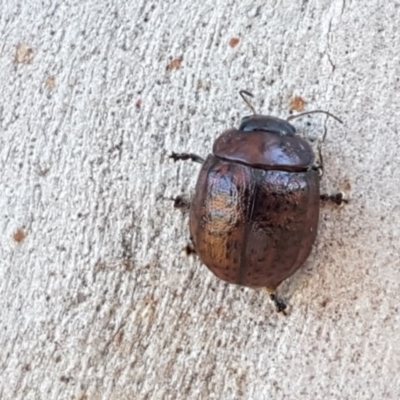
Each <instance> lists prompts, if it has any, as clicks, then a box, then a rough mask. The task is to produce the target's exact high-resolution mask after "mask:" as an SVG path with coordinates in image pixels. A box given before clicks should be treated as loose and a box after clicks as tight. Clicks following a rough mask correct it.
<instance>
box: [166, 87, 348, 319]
mask: <svg viewBox="0 0 400 400" xmlns="http://www.w3.org/2000/svg"><path fill="white" fill-rule="evenodd" d="M239 93H240V95H241V97H242V98H243V100H244V101H245V102H246V104H247V105H248V106H249V108H250V109H251V110H252V112H253V115H250V116H245V117H243V118H242V120H241V123H240V125H239V128H238V129H236V128H231V129H228V130H226V131H224V132H223V133H222V134H221V135H220V136H219V137H218V138H217V139H216V140H215V142H214V145H213V152H212V154H209V155H208V156H207V158H206V159H203V158H202V157H200V156H198V155H196V154H192V153H179V154H177V153H172V155H171V156H170V157H171V158H172V159H173V160H174V161H177V160H189V159H190V160H192V161H195V162H198V163H200V164H202V168H201V171H200V173H199V177H198V180H197V184H196V189H195V194H194V197H193V198H192V200H191V203H190V207H189V212H190V215H189V227H190V237H191V241H192V244H193V247H194V249H193V251H194V252H195V253H196V254H197V255H198V256H199V258H200V260H201V261H202V263H203V264H205V265H206V266H207V267H208V268H209V269H210V270H211V271H212V272H213V273H214V274H215V275H216V276H217V277H218V278H220V279H222V280H224V281H226V282H228V283H233V284H237V285H241V286H247V287H252V288H260V287H263V288H266V289H267V292H268V293H269V295H270V298H271V300H272V301H273V302H274V303H275V306H276V309H277V311H278V312H282V313H284V314H285V309H286V307H287V306H286V304H285V303H284V302H283V301H282V300H281V299H279V298H278V297H277V296H276V293H275V292H276V289H277V288H278V286H279V285H280V284H281V283H282V282H283V281H284V280H285V279H287V278H288V277H290V276H291V275H293V274H294V273H295V272H296V271H297V270H298V269H299V268H300V267H301V266H302V265H303V264H304V262H305V261H306V259H307V258H308V256H309V254H310V252H311V249H312V246H313V243H314V241H315V238H316V236H317V230H318V219H319V208H320V205H319V202H320V200H323V201H327V200H330V201H333V202H334V203H336V204H338V205H340V204H342V203H344V202H347V200H346V199H345V198H344V195H343V193H341V192H340V193H337V194H334V195H326V194H320V187H319V182H320V176H321V175H322V174H321V171H322V168H323V166H322V165H317V164H316V162H315V154H314V151H313V149H312V148H311V146H310V144H309V143H308V141H307V140H305V139H304V138H302V137H300V136H298V135H296V129H295V127H294V126H293V125H292V124H290V123H289V120H290V119H293V118H297V117H300V116H304V115H306V114H311V113H316V112H319V113H325V114H327V115H328V116H331V117H333V118H335V119H337V120H338V121H339V122H341V121H340V120H339V119H338V118H337V117H335V116H334V115H332V114H330V113H328V112H326V111H322V110H315V111H310V112H305V113H302V114H298V115H295V116H291V117H289V118H288V120H283V119H280V118H276V117H272V116H268V115H260V114H257V113H256V112H255V110H254V108H253V106H252V105H251V103H250V102H249V101H248V100H247V98H246V97H245V95H247V96H251V97H252V96H253V95H252V94H251V93H250V92H248V91H246V90H242V91H240V92H239ZM321 157H322V155H321V153H320V158H321ZM321 164H322V159H321ZM175 206H176V207H184V204H183V202H182V198H181V197H179V198H177V199H176V203H175Z"/></svg>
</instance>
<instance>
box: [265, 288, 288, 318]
mask: <svg viewBox="0 0 400 400" xmlns="http://www.w3.org/2000/svg"><path fill="white" fill-rule="evenodd" d="M269 298H270V299H271V300H272V301H273V302H274V304H275V308H276V312H278V313H282V314H283V315H287V313H286V311H285V310H286V309H287V304H286V303H285V302H284V301H283V300H281V299H280V298H278V297H277V296H276V294H275V293H271V294H270V295H269Z"/></svg>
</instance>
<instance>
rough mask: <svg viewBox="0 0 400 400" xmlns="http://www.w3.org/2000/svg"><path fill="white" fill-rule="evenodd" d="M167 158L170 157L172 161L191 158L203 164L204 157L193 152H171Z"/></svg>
mask: <svg viewBox="0 0 400 400" xmlns="http://www.w3.org/2000/svg"><path fill="white" fill-rule="evenodd" d="M169 158H172V159H173V160H174V161H178V160H183V161H185V160H192V161H194V162H197V163H199V164H203V163H204V158H201V157H200V156H198V155H197V154H193V153H174V152H173V153H172V154H171V155H170V156H169Z"/></svg>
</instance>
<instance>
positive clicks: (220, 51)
mask: <svg viewBox="0 0 400 400" xmlns="http://www.w3.org/2000/svg"><path fill="white" fill-rule="evenodd" d="M50 3H51V4H50ZM399 21H400V3H399V2H398V1H383V0H370V1H363V2H361V1H349V0H347V1H346V0H343V1H339V0H309V1H303V2H293V1H288V0H287V1H286V0H283V1H228V0H204V1H201V2H198V1H189V0H186V1H183V0H182V1H172V0H170V1H162V2H161V1H160V2H151V1H143V0H138V1H127V0H120V1H110V0H107V1H92V0H89V1H78V0H66V1H54V2H41V1H35V0H30V1H24V2H22V1H11V0H8V1H7V0H6V1H2V2H1V4H0V92H1V101H0V133H1V134H0V141H1V146H0V161H1V179H0V224H1V225H0V226H1V246H0V259H1V262H0V348H1V352H0V398H2V399H81V400H83V399H86V400H93V399H398V398H400V383H399V369H400V339H399V332H400V315H399V300H400V295H399V290H400V270H399V269H400V268H399V267H400V266H399V251H400V244H399V238H398V237H399V229H400V228H399V226H400V216H399V213H400V205H399V204H400V190H399V185H400V179H399V171H398V168H399V164H400V136H399V113H400V111H399V109H400V83H399V78H400V66H399V63H400V33H399ZM233 38H238V39H239V42H238V43H236V46H234V47H232V45H234V44H235V43H233V42H231V39H233ZM240 89H248V90H250V91H252V92H254V94H255V99H254V104H255V106H256V108H257V110H259V112H262V113H268V114H272V115H275V116H280V117H285V116H287V115H288V113H289V111H290V107H291V101H292V100H293V99H294V98H295V97H296V96H300V97H301V98H302V99H304V100H305V101H306V105H305V109H306V110H313V109H325V110H329V111H331V112H332V113H334V114H335V115H337V116H339V117H340V118H342V119H343V121H344V124H343V125H340V124H338V123H336V122H335V121H334V120H332V119H331V120H329V119H328V120H327V119H326V118H325V116H318V115H314V116H312V117H310V118H305V119H303V120H298V121H296V126H297V127H298V130H299V132H300V133H301V134H304V135H309V137H322V136H323V135H324V132H325V131H326V132H327V138H326V141H325V143H324V146H323V154H324V161H325V169H326V173H325V176H324V177H323V180H322V188H323V190H324V191H327V192H334V191H335V190H343V191H345V192H346V194H347V195H348V196H349V198H350V204H349V205H347V206H346V207H343V208H341V209H336V208H335V207H332V206H326V207H323V209H322V211H321V221H320V226H319V229H320V232H319V236H318V239H317V243H316V244H315V247H314V250H313V253H312V255H311V257H310V258H309V260H308V262H307V263H306V264H305V266H304V268H303V269H302V270H301V271H299V272H298V273H297V274H296V275H295V276H293V277H292V278H291V279H289V280H287V281H286V282H285V283H284V284H283V285H282V287H281V289H280V294H281V295H282V296H283V297H284V298H285V299H286V300H287V301H288V303H289V304H290V306H291V310H290V311H291V312H290V315H289V316H288V317H286V318H285V317H283V316H281V315H278V314H276V313H275V312H274V309H273V307H272V305H271V304H270V302H269V301H268V299H267V297H266V296H265V294H264V292H263V291H261V290H259V291H255V290H251V289H245V288H240V287H236V286H229V285H227V284H224V283H223V282H221V281H218V280H217V279H216V278H215V277H214V276H213V275H212V274H211V273H210V272H209V271H208V270H207V269H206V268H205V267H204V266H202V265H200V263H199V262H198V261H197V260H196V259H193V258H187V257H186V256H185V254H184V252H183V251H182V249H183V248H184V246H185V244H186V242H187V239H188V220H187V216H186V215H185V214H182V213H181V212H179V211H177V210H175V209H174V208H173V205H172V202H171V201H170V200H169V198H170V197H173V196H176V195H178V194H184V195H186V196H188V197H189V196H190V195H191V194H192V193H193V190H194V185H195V181H196V177H197V173H198V171H199V166H198V165H194V164H190V163H188V164H185V163H176V164H174V163H173V162H171V161H170V160H169V159H168V155H169V154H170V153H171V152H172V151H185V150H190V151H193V152H196V153H198V154H201V155H206V154H207V153H208V152H209V151H210V149H211V146H212V143H213V141H214V139H215V138H216V137H217V135H218V134H219V133H220V132H221V131H222V130H224V129H226V128H228V127H230V126H235V125H237V124H238V121H239V120H240V117H241V116H243V115H245V114H247V113H248V110H247V109H246V107H245V105H244V103H243V102H242V101H241V100H240V98H239V97H238V91H239V90H240ZM307 122H308V124H307Z"/></svg>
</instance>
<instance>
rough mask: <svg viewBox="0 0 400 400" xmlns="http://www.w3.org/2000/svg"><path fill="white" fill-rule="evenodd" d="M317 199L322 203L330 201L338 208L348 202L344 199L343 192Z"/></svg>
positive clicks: (321, 196)
mask: <svg viewBox="0 0 400 400" xmlns="http://www.w3.org/2000/svg"><path fill="white" fill-rule="evenodd" d="M319 198H320V199H321V200H322V201H331V202H332V203H335V204H337V205H338V206H340V205H341V204H343V203H348V202H349V200H347V199H345V198H344V193H343V192H339V193H335V194H321V195H320V196H319Z"/></svg>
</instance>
